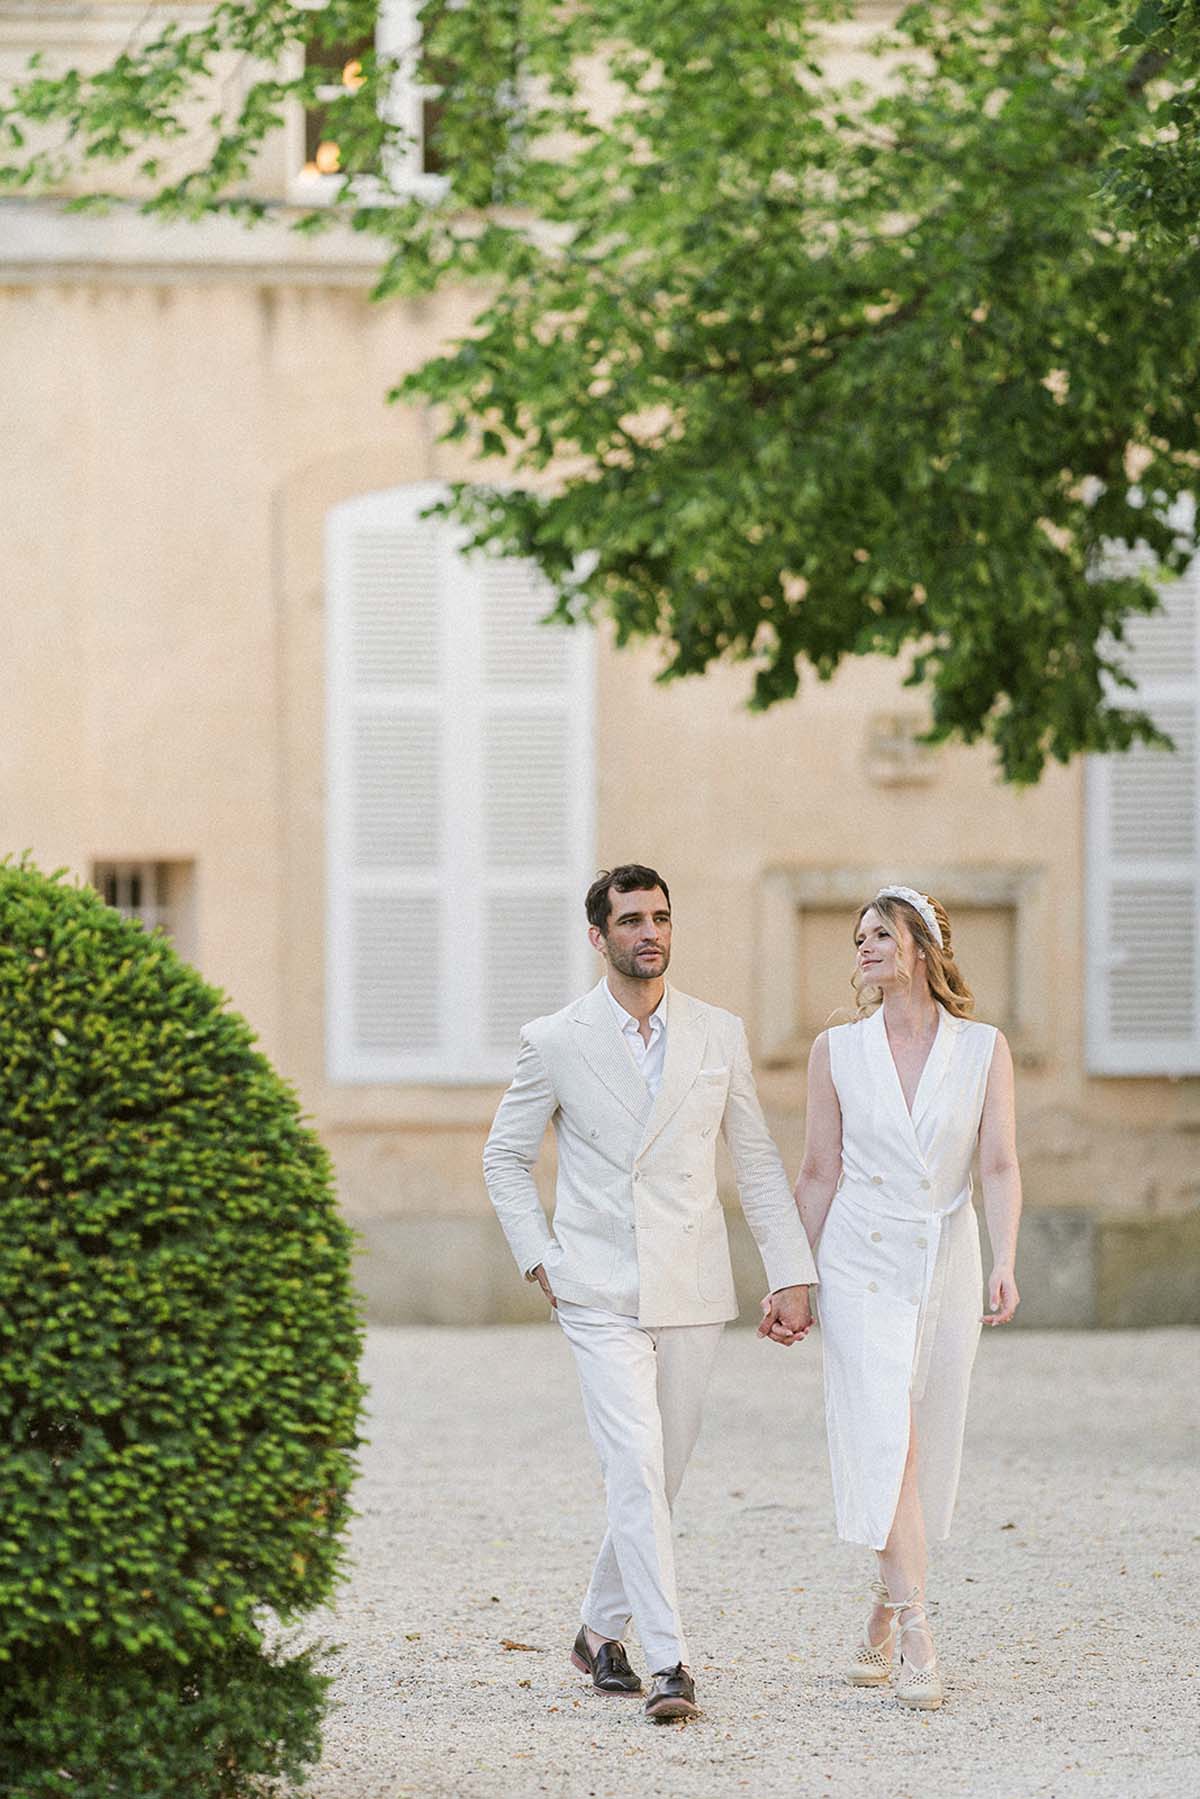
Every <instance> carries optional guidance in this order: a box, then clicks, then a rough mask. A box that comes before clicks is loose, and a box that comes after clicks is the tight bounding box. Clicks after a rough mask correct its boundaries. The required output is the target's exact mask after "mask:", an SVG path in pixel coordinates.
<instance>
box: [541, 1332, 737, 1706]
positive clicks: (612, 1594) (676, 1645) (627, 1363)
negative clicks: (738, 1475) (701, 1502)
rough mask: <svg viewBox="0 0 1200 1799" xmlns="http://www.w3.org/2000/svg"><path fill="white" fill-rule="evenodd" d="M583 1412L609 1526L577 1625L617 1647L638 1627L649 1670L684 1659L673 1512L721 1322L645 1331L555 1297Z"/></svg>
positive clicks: (690, 1448)
mask: <svg viewBox="0 0 1200 1799" xmlns="http://www.w3.org/2000/svg"><path fill="white" fill-rule="evenodd" d="M556 1316H557V1318H558V1322H559V1324H560V1325H561V1326H562V1329H563V1332H564V1334H565V1335H566V1338H567V1341H568V1342H569V1343H570V1345H571V1348H572V1349H573V1351H574V1352H575V1366H576V1368H577V1369H578V1371H579V1385H580V1388H581V1390H582V1393H583V1409H584V1414H585V1416H586V1418H587V1426H588V1430H589V1432H590V1433H591V1438H592V1442H593V1443H594V1444H595V1445H596V1453H597V1454H598V1455H599V1457H600V1467H601V1469H602V1471H603V1474H604V1489H605V1495H606V1498H607V1510H608V1530H607V1533H606V1534H605V1538H604V1542H603V1543H602V1544H601V1546H600V1554H599V1556H598V1557H597V1558H596V1566H595V1568H594V1569H593V1571H592V1579H591V1584H590V1585H589V1587H588V1590H587V1594H586V1596H585V1598H584V1601H583V1608H582V1617H583V1622H584V1623H585V1624H586V1625H587V1626H588V1628H589V1630H594V1631H595V1632H596V1634H597V1636H601V1637H609V1638H613V1639H615V1640H617V1641H619V1640H620V1639H621V1638H623V1637H624V1635H625V1632H626V1631H627V1630H628V1628H629V1623H630V1619H631V1618H632V1620H633V1622H634V1624H636V1626H637V1633H638V1636H639V1637H640V1638H641V1643H642V1648H643V1649H644V1650H645V1652H646V1661H647V1665H648V1667H649V1669H650V1672H651V1673H657V1672H658V1671H659V1670H660V1669H662V1668H673V1667H674V1666H675V1664H676V1663H677V1662H683V1663H684V1664H685V1665H686V1664H687V1660H688V1649H687V1642H686V1640H685V1638H684V1634H683V1625H682V1624H681V1623H680V1620H679V1601H678V1597H677V1594H676V1589H675V1548H674V1544H673V1542H672V1538H671V1507H672V1505H673V1504H674V1502H675V1495H676V1494H677V1493H678V1491H679V1488H680V1484H681V1483H682V1481H683V1474H684V1470H685V1468H686V1467H687V1465H688V1461H689V1459H690V1457H691V1453H692V1450H693V1448H694V1446H695V1442H696V1438H697V1436H698V1435H699V1432H700V1415H701V1410H702V1408H703V1403H704V1393H705V1389H706V1387H707V1386H708V1377H709V1375H710V1373H711V1372H712V1365H713V1358H714V1356H715V1355H716V1351H717V1344H718V1343H719V1342H720V1340H721V1332H722V1330H723V1329H724V1328H725V1327H724V1325H721V1324H674V1325H656V1326H653V1327H646V1326H643V1325H639V1323H638V1321H637V1319H636V1318H628V1317H625V1316H623V1315H622V1314H620V1313H618V1312H603V1311H598V1310H596V1309H595V1308H593V1307H591V1306H577V1305H570V1304H568V1303H567V1302H566V1301H564V1300H560V1301H559V1303H558V1307H557V1312H556Z"/></svg>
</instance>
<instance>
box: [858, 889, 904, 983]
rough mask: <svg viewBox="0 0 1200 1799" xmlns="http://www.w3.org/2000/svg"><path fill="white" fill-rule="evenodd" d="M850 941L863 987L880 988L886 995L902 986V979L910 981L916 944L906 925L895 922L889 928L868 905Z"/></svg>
mask: <svg viewBox="0 0 1200 1799" xmlns="http://www.w3.org/2000/svg"><path fill="white" fill-rule="evenodd" d="M897 933H898V935H897ZM854 941H855V944H856V945H857V948H858V968H859V974H860V976H861V978H862V980H863V983H864V984H865V985H866V986H868V987H882V988H883V989H884V991H885V992H886V991H888V990H889V989H890V988H893V987H897V986H901V985H904V984H905V977H906V976H907V978H908V979H909V980H911V979H912V972H913V963H914V962H915V960H916V945H915V944H914V942H913V937H912V932H911V931H910V930H909V929H908V926H907V925H905V924H901V923H899V922H897V924H896V926H895V929H893V927H892V926H891V925H890V924H885V923H884V921H883V919H882V918H881V917H880V916H879V914H878V912H877V911H876V910H875V908H874V906H868V907H867V909H866V911H865V912H864V913H863V915H862V917H861V918H860V919H859V921H858V930H857V931H856V932H855V933H854Z"/></svg>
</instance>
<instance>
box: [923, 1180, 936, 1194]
mask: <svg viewBox="0 0 1200 1799" xmlns="http://www.w3.org/2000/svg"><path fill="white" fill-rule="evenodd" d="M921 1186H922V1187H923V1188H924V1190H925V1192H926V1193H928V1191H929V1189H930V1188H931V1187H932V1186H933V1182H932V1181H922V1182H921Z"/></svg>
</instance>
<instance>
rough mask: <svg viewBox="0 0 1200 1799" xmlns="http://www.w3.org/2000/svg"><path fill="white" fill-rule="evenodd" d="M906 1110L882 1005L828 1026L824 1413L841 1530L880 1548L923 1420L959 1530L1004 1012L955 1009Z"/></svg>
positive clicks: (933, 1465)
mask: <svg viewBox="0 0 1200 1799" xmlns="http://www.w3.org/2000/svg"><path fill="white" fill-rule="evenodd" d="M938 1011H939V1014H940V1017H939V1021H938V1029H937V1035H936V1037H935V1038H934V1042H933V1047H932V1049H931V1050H930V1052H929V1058H928V1060H927V1061H926V1063H925V1067H924V1069H923V1071H922V1074H921V1081H920V1085H919V1086H918V1088H917V1092H916V1095H915V1097H914V1100H913V1109H912V1114H911V1116H910V1114H909V1111H908V1107H907V1106H906V1105H905V1103H904V1093H903V1090H902V1088H901V1086H900V1077H899V1075H898V1074H897V1072H896V1064H895V1062H894V1061H893V1059H892V1052H891V1047H890V1045H889V1044H888V1040H887V1032H886V1030H885V1027H884V1022H883V1009H882V1007H881V1008H880V1009H879V1010H878V1011H877V1012H873V1013H872V1014H871V1016H870V1017H869V1018H867V1019H863V1020H860V1021H856V1022H855V1023H853V1024H844V1025H838V1026H836V1027H835V1028H834V1029H832V1030H831V1031H830V1032H829V1055H830V1064H831V1067H832V1071H833V1084H834V1086H835V1087H836V1089H837V1095H838V1100H839V1103H840V1105H841V1111H842V1174H841V1179H840V1181H839V1183H838V1188H837V1192H836V1193H835V1195H834V1198H833V1203H832V1205H831V1206H830V1209H829V1215H828V1218H827V1219H826V1222H825V1229H824V1231H823V1233H822V1235H821V1241H820V1246H819V1249H818V1254H817V1268H818V1273H819V1275H820V1286H819V1288H818V1305H819V1308H820V1321H821V1337H822V1344H823V1355H824V1366H825V1416H826V1422H827V1425H828V1429H829V1461H830V1467H831V1469H832V1473H833V1495H834V1507H835V1510H836V1515H837V1531H838V1535H839V1537H842V1538H844V1539H845V1540H846V1541H847V1542H851V1543H865V1544H869V1545H870V1547H871V1548H872V1549H882V1548H883V1547H884V1545H885V1544H886V1542H887V1538H888V1533H889V1531H890V1530H891V1526H892V1519H893V1517H894V1516H895V1512H896V1502H897V1500H898V1498H899V1495H900V1482H901V1480H902V1478H903V1474H904V1463H905V1458H906V1457H907V1454H908V1431H909V1407H910V1403H911V1407H912V1416H913V1419H914V1421H915V1424H916V1431H917V1468H918V1481H919V1488H920V1494H921V1505H922V1510H923V1512H924V1515H925V1526H926V1531H927V1533H928V1535H929V1537H930V1538H936V1537H944V1536H946V1535H948V1533H949V1530H950V1519H951V1516H952V1514H953V1511H954V1498H955V1494H956V1492H957V1490H958V1474H959V1467H960V1464H961V1461H962V1440H963V1428H964V1425H965V1422H966V1412H967V1391H968V1387H969V1384H970V1379H971V1367H972V1364H973V1362H974V1360H975V1351H976V1349H977V1348H978V1345H979V1333H980V1315H981V1313H982V1310H983V1270H982V1266H981V1262H980V1254H979V1231H978V1226H977V1224H976V1221H975V1210H974V1207H973V1206H972V1204H971V1159H972V1156H973V1155H974V1152H975V1146H976V1143H977V1141H978V1137H979V1121H980V1118H981V1116H982V1113H983V1101H984V1094H985V1092H986V1090H987V1079H988V1071H989V1069H990V1068H991V1063H992V1051H993V1049H994V1048H995V1044H996V1029H995V1026H994V1025H990V1024H979V1023H977V1022H976V1021H975V1020H974V1019H961V1018H952V1017H951V1015H950V1014H949V1013H948V1012H947V1011H945V1009H944V1008H943V1007H941V1006H939V1007H938Z"/></svg>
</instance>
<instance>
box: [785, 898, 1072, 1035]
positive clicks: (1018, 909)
mask: <svg viewBox="0 0 1200 1799" xmlns="http://www.w3.org/2000/svg"><path fill="white" fill-rule="evenodd" d="M894 872H895V871H894V869H891V868H888V867H880V868H871V867H866V866H857V867H849V868H804V867H780V868H771V869H768V870H767V871H766V872H765V874H764V876H763V880H762V886H761V889H760V894H759V908H760V910H759V942H760V944H761V949H762V954H761V956H760V958H759V986H758V992H757V995H756V1005H755V1036H756V1040H757V1043H756V1047H757V1049H758V1051H759V1053H760V1054H761V1055H762V1057H763V1059H764V1060H765V1061H766V1062H767V1063H769V1064H772V1065H775V1066H778V1067H788V1066H790V1065H792V1064H794V1063H797V1062H803V1061H804V1060H805V1059H806V1058H807V1055H808V1052H809V1049H810V1048H811V1046H812V1042H813V1039H814V1038H815V1037H816V1036H818V1035H819V1033H820V1032H821V1031H823V1030H824V1029H825V1027H826V1025H827V1024H829V1022H830V1015H831V1014H832V1013H835V1012H836V1013H839V1014H840V1015H841V1017H842V1018H845V1017H849V1016H852V1013H853V1005H854V999H853V994H852V991H851V987H850V975H851V971H852V969H853V966H854V947H853V940H852V936H851V925H852V924H853V921H854V909H855V907H857V906H860V905H861V904H862V903H863V900H864V898H869V897H870V895H871V894H872V893H876V892H878V890H879V888H880V887H881V886H882V885H883V884H884V883H885V882H888V881H891V880H892V879H893V878H894ZM905 872H906V875H907V876H908V878H909V879H910V880H911V882H912V884H913V886H915V887H917V888H918V889H919V890H920V891H921V892H922V893H935V894H936V895H937V897H938V898H939V899H940V900H941V901H942V902H943V904H944V905H945V906H946V908H947V910H948V911H949V913H950V917H951V920H952V921H953V925H954V942H955V949H956V952H957V954H958V957H959V963H960V966H961V968H962V970H963V973H964V975H965V976H966V979H967V981H968V983H969V985H970V987H971V989H972V991H973V993H974V994H975V998H976V1004H977V1016H978V1017H980V1018H983V1019H986V1020H987V1022H988V1023H989V1024H998V1025H999V1026H1000V1027H1001V1028H1002V1029H1003V1031H1004V1032H1005V1034H1006V1035H1007V1036H1008V1037H1009V1038H1010V1040H1011V1042H1012V1047H1013V1053H1014V1055H1015V1056H1016V1058H1017V1060H1018V1061H1019V1062H1020V1063H1021V1064H1022V1065H1023V1066H1025V1067H1034V1066H1037V1065H1038V1064H1039V1063H1040V1062H1042V1061H1043V1060H1044V1059H1045V1055H1046V1045H1047V1042H1048V1039H1049V1022H1050V1021H1049V1017H1048V1013H1047V1005H1048V1001H1047V995H1048V992H1049V980H1048V970H1047V966H1046V953H1047V936H1046V931H1045V929H1044V923H1043V918H1044V909H1045V893H1044V888H1045V881H1044V876H1043V872H1042V870H1040V869H1038V868H1030V867H1010V868H1004V867H991V868H984V867H970V866H965V865H962V864H955V863H943V864H940V865H938V864H930V865H924V866H921V865H918V866H917V867H916V868H909V869H906V871H905Z"/></svg>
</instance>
